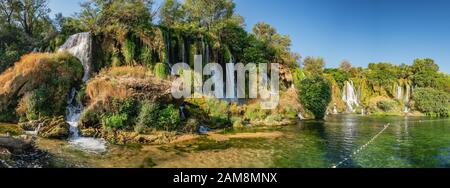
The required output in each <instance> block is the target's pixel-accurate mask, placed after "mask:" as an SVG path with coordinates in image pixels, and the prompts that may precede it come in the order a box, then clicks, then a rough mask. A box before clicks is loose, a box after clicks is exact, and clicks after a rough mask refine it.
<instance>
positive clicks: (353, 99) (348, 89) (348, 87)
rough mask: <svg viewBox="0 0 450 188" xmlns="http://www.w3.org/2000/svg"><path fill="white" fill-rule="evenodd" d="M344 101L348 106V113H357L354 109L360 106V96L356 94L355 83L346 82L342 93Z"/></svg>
mask: <svg viewBox="0 0 450 188" xmlns="http://www.w3.org/2000/svg"><path fill="white" fill-rule="evenodd" d="M342 100H343V101H344V102H345V104H347V111H348V112H352V113H355V112H356V109H354V107H355V106H356V107H358V106H359V102H358V96H357V95H356V92H355V87H354V85H353V81H347V82H345V86H344V89H343V92H342Z"/></svg>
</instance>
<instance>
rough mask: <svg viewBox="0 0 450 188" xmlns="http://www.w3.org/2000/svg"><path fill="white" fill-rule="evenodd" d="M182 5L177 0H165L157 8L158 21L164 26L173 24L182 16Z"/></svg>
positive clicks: (179, 20) (180, 19)
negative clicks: (158, 8)
mask: <svg viewBox="0 0 450 188" xmlns="http://www.w3.org/2000/svg"><path fill="white" fill-rule="evenodd" d="M184 16H185V15H184V11H183V10H182V5H181V3H180V2H178V0H165V1H164V2H163V4H162V5H161V7H160V10H159V18H160V23H161V24H162V25H165V26H173V25H175V24H176V23H179V22H181V21H182V20H183V18H184Z"/></svg>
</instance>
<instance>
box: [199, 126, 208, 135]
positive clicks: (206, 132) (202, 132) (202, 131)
mask: <svg viewBox="0 0 450 188" xmlns="http://www.w3.org/2000/svg"><path fill="white" fill-rule="evenodd" d="M208 131H209V129H208V128H207V127H205V126H200V128H199V129H198V133H200V134H208Z"/></svg>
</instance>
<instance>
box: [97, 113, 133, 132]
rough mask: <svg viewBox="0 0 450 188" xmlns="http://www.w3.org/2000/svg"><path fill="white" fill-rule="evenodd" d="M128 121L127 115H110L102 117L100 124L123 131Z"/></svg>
mask: <svg viewBox="0 0 450 188" xmlns="http://www.w3.org/2000/svg"><path fill="white" fill-rule="evenodd" d="M127 121H128V115H127V114H111V115H104V116H103V117H102V124H103V125H104V126H105V127H108V128H113V129H124V128H125V127H126V122H127Z"/></svg>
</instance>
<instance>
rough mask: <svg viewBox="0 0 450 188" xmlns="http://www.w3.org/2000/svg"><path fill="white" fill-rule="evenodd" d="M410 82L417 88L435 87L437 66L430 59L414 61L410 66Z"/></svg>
mask: <svg viewBox="0 0 450 188" xmlns="http://www.w3.org/2000/svg"><path fill="white" fill-rule="evenodd" d="M411 68H412V73H413V75H412V80H413V82H414V84H415V85H416V86H417V87H436V85H437V77H438V76H439V75H438V71H439V66H438V65H437V64H436V63H434V60H432V59H416V60H414V63H413V65H412V67H411Z"/></svg>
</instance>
